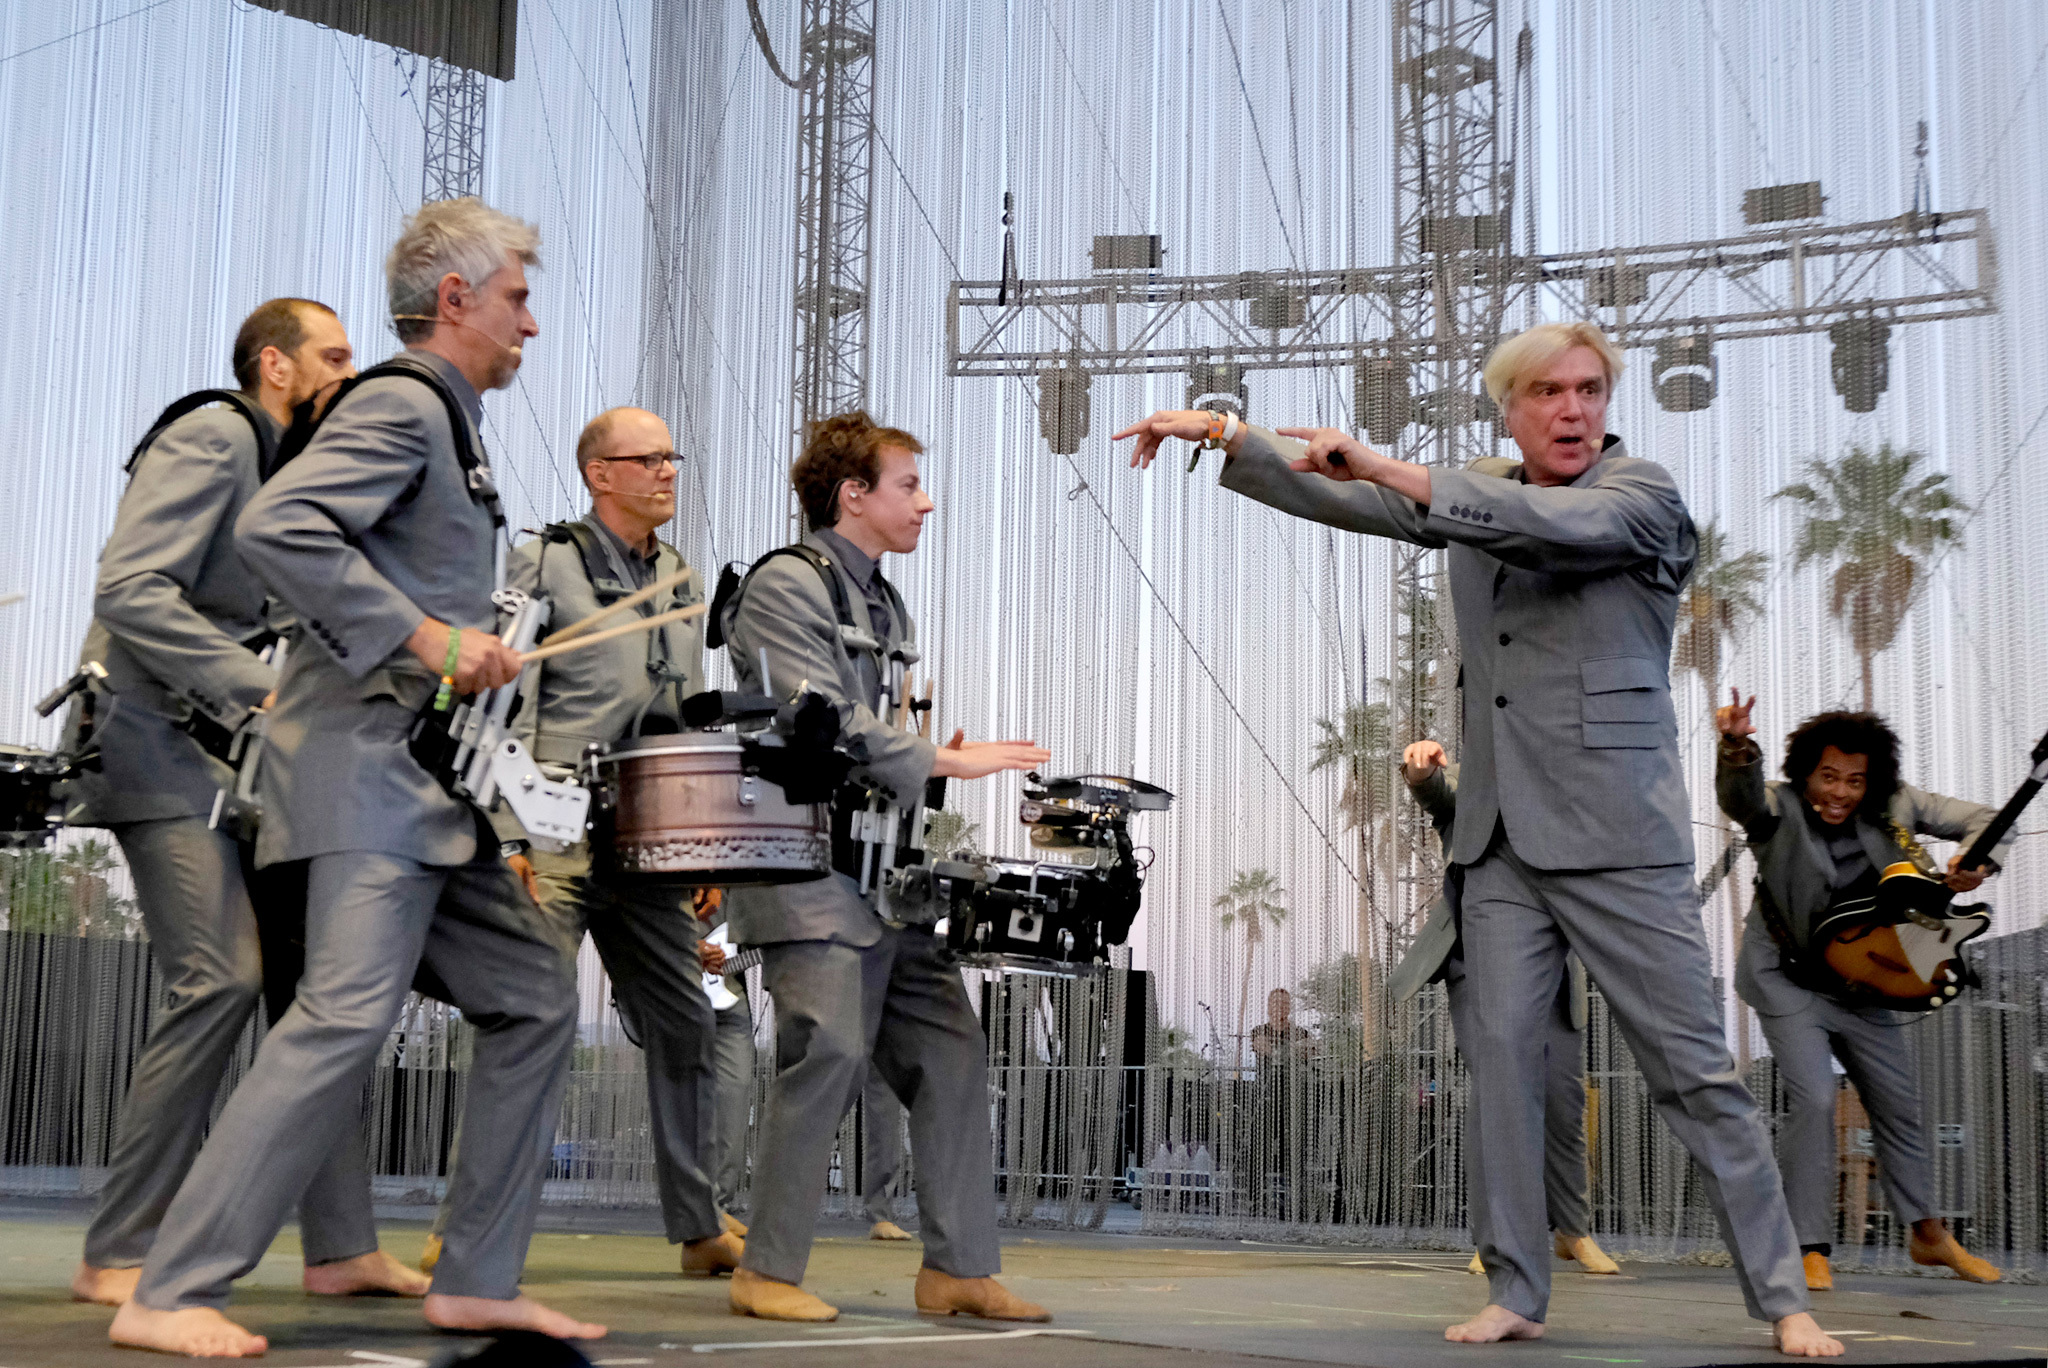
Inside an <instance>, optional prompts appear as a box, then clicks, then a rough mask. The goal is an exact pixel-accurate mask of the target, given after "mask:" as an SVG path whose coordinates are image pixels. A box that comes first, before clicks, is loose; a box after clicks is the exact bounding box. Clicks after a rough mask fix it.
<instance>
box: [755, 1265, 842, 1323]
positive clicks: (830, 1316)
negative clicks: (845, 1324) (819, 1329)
mask: <svg viewBox="0 0 2048 1368" xmlns="http://www.w3.org/2000/svg"><path fill="white" fill-rule="evenodd" d="M731 1301H732V1313H733V1314H734V1315H735V1316H759V1317H760V1318H761V1319H762V1320H772V1321H835V1320H838V1319H839V1308H838V1307H836V1306H832V1305H830V1304H828V1303H826V1302H822V1301H819V1300H818V1299H817V1298H816V1297H814V1296H812V1295H811V1294H810V1293H808V1292H806V1291H804V1290H803V1289H802V1288H801V1287H798V1286H797V1285H796V1284H795V1283H786V1282H778V1281H776V1280H775V1279H774V1278H764V1277H762V1276H761V1275H760V1274H759V1273H754V1272H750V1271H749V1270H747V1269H744V1268H741V1269H736V1270H735V1271H734V1272H733V1275H732V1297H731Z"/></svg>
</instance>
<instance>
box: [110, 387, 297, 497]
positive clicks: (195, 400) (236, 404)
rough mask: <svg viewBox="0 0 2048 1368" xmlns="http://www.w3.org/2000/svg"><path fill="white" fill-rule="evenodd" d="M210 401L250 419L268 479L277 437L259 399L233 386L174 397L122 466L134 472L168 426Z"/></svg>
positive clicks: (260, 470)
mask: <svg viewBox="0 0 2048 1368" xmlns="http://www.w3.org/2000/svg"><path fill="white" fill-rule="evenodd" d="M209 404H226V405H227V406H228V407H229V408H231V409H233V410H234V411H235V412H237V413H239V414H241V415H242V417H244V418H246V419H248V421H249V426H250V427H252V428H254V429H255V430H256V474H257V478H258V479H260V480H267V479H269V478H270V477H271V475H272V474H274V473H275V472H276V470H277V467H278V464H279V462H278V459H277V452H278V442H277V439H276V438H275V437H273V436H271V431H270V424H269V422H268V421H266V419H265V416H264V414H263V413H262V412H261V411H260V410H258V408H257V407H256V401H255V400H254V399H251V398H250V397H249V396H248V395H246V394H244V393H242V391H240V390H230V389H203V390H195V391H193V392H192V393H191V394H188V395H186V396H185V397H184V398H182V399H175V400H172V401H171V403H170V405H169V406H168V407H167V408H165V409H164V411H163V412H162V413H159V414H158V415H157V416H156V421H155V422H154V423H152V424H150V427H149V431H147V432H145V433H143V434H142V440H141V441H139V442H137V443H136V444H135V450H133V451H131V452H129V453H128V463H127V464H126V465H125V466H123V467H122V469H123V470H125V471H126V472H127V473H128V474H130V475H133V474H134V473H135V466H136V464H137V462H139V461H141V460H142V453H144V452H145V451H148V450H149V449H150V447H152V446H154V445H155V444H156V439H157V438H159V437H161V436H163V435H164V429H165V428H167V427H169V426H170V425H171V424H173V423H175V422H177V421H178V420H179V419H180V418H183V417H184V416H185V415H186V414H188V413H194V412H197V411H198V410H200V409H203V408H205V407H206V406H207V405H209Z"/></svg>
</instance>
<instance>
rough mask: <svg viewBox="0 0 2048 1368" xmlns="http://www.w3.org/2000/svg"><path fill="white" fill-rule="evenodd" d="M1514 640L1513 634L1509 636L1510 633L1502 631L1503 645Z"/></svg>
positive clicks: (1501, 639) (1501, 641)
mask: <svg viewBox="0 0 2048 1368" xmlns="http://www.w3.org/2000/svg"><path fill="white" fill-rule="evenodd" d="M1513 640H1514V638H1513V637H1511V636H1509V635H1508V634H1507V633H1506V632H1502V633H1501V634H1500V644H1501V645H1503V646H1505V645H1507V644H1508V643H1509V642H1510V641H1513Z"/></svg>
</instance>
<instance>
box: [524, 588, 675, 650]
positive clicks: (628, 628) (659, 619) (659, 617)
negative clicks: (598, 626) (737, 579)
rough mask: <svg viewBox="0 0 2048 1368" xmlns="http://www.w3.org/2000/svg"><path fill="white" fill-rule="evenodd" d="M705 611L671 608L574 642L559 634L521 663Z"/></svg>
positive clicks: (643, 630)
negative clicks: (562, 637)
mask: <svg viewBox="0 0 2048 1368" xmlns="http://www.w3.org/2000/svg"><path fill="white" fill-rule="evenodd" d="M705 611H706V607H705V605H704V604H701V603H693V604H691V605H690V606H689V607H687V608H671V609H669V610H668V611H667V612H666V613H656V614H655V615H654V616H653V617H651V618H641V619H640V620H639V621H638V622H629V623H626V624H625V625H624V626H622V627H607V628H605V629H604V630H603V631H602V632H592V633H591V634H590V635H588V636H581V637H578V638H576V640H574V641H563V640H561V633H559V632H557V633H556V634H555V635H554V636H553V637H550V638H549V639H548V643H547V644H546V645H545V646H542V647H541V648H540V649H539V650H536V651H528V652H526V654H524V655H522V656H520V657H519V663H520V664H522V665H531V664H533V662H535V661H536V660H546V659H548V658H549V657H551V656H558V655H566V654H567V653H569V652H570V651H580V650H582V649H583V648H584V647H585V646H596V645H598V644H599V643H600V642H606V641H610V640H611V639H612V638H614V637H622V636H627V635H630V634H631V633H633V632H645V631H648V630H649V629H651V628H655V627H665V626H667V625H668V624H669V623H671V622H682V621H684V620H686V619H688V618H693V617H701V616H703V614H704V613H705Z"/></svg>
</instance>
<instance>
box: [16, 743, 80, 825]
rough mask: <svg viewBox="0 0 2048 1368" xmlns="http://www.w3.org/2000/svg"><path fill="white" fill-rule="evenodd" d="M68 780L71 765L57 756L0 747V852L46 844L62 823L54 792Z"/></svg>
mask: <svg viewBox="0 0 2048 1368" xmlns="http://www.w3.org/2000/svg"><path fill="white" fill-rule="evenodd" d="M70 776H71V765H70V764H69V762H67V761H66V760H65V759H64V758H63V757H61V756H56V755H52V754H50V753H49V752H48V751H39V750H30V749H29V748H28V747H26V746H10V745H6V744H4V743H0V848H6V847H10V846H12V847H23V846H34V845H46V844H48V843H49V840H50V837H51V836H52V835H54V834H55V833H56V830H57V828H58V827H59V826H60V825H62V823H63V805H62V803H61V802H60V800H59V799H58V798H57V796H56V793H55V789H56V786H57V784H58V783H59V782H60V781H62V780H64V779H67V778H69V777H70ZM52 808H56V809H57V814H56V815H55V816H53V815H51V809H52Z"/></svg>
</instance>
